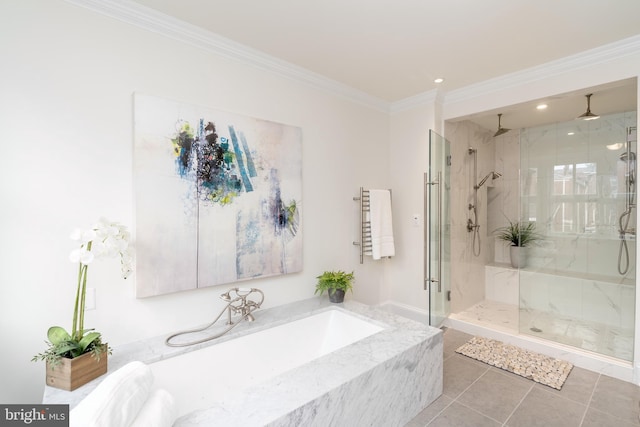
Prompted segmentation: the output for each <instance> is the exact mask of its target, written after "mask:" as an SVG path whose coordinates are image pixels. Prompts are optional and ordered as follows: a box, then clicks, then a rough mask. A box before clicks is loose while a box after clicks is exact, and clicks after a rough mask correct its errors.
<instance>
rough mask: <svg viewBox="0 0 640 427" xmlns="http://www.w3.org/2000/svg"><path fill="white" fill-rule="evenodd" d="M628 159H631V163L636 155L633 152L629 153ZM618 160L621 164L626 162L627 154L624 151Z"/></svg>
mask: <svg viewBox="0 0 640 427" xmlns="http://www.w3.org/2000/svg"><path fill="white" fill-rule="evenodd" d="M629 157H630V158H631V161H633V160H635V159H636V153H634V152H633V151H630V152H629ZM620 160H622V161H623V162H626V161H627V152H626V151H625V152H624V153H622V154H620Z"/></svg>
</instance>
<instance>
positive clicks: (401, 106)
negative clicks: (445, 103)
mask: <svg viewBox="0 0 640 427" xmlns="http://www.w3.org/2000/svg"><path fill="white" fill-rule="evenodd" d="M436 101H437V102H442V94H441V93H440V92H439V90H438V89H432V90H429V91H426V92H422V93H419V94H417V95H413V96H410V97H408V98H404V99H401V100H399V101H395V102H393V103H391V106H390V108H389V110H390V113H391V114H394V113H400V112H402V111H407V110H413V109H414V108H419V107H425V106H432V105H433V104H434V103H435V102H436Z"/></svg>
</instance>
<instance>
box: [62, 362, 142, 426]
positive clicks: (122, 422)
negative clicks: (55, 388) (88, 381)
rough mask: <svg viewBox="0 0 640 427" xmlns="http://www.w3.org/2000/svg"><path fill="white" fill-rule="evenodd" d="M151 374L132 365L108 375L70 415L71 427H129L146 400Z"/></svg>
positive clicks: (138, 366) (138, 363)
mask: <svg viewBox="0 0 640 427" xmlns="http://www.w3.org/2000/svg"><path fill="white" fill-rule="evenodd" d="M152 384H153V373H152V372H151V369H150V368H149V367H148V366H147V365H145V364H144V363H142V362H138V361H136V362H131V363H128V364H126V365H125V366H123V367H122V368H120V369H118V370H116V371H115V372H113V373H112V374H110V375H109V376H107V377H106V378H105V379H104V380H103V381H102V382H101V383H100V384H98V386H97V387H96V388H95V390H93V391H92V392H91V393H89V395H88V396H87V397H85V398H84V399H83V400H82V401H81V402H80V403H78V405H77V406H76V407H75V408H73V409H72V410H71V412H70V414H69V421H70V425H71V427H111V426H128V425H130V424H131V422H133V420H134V419H135V418H136V417H137V416H138V412H140V409H141V408H142V407H143V406H144V404H145V402H146V401H147V399H148V397H149V394H150V391H151V386H152Z"/></svg>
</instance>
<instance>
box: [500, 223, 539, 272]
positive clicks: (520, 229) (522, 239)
mask: <svg viewBox="0 0 640 427" xmlns="http://www.w3.org/2000/svg"><path fill="white" fill-rule="evenodd" d="M508 221H509V225H507V226H504V227H501V228H498V229H497V230H496V233H497V234H496V235H497V237H498V239H500V240H504V241H505V242H509V243H510V244H511V246H510V247H509V255H510V257H511V266H512V267H513V268H524V267H525V266H526V265H527V249H526V247H527V246H528V245H531V244H533V243H535V242H537V241H538V240H541V239H542V236H541V235H540V234H538V233H537V232H536V223H535V222H531V221H519V222H513V221H511V220H508Z"/></svg>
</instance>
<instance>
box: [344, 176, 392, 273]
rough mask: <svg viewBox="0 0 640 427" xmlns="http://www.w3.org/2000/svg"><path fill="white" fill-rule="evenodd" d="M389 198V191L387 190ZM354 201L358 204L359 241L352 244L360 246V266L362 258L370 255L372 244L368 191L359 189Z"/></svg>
mask: <svg viewBox="0 0 640 427" xmlns="http://www.w3.org/2000/svg"><path fill="white" fill-rule="evenodd" d="M389 196H390V197H391V190H389ZM353 200H354V201H356V202H360V241H359V242H353V244H354V245H355V246H360V264H364V256H365V255H371V254H372V249H373V242H372V238H371V221H370V220H369V218H370V217H369V214H370V213H371V197H370V192H369V190H365V189H363V188H362V187H360V195H359V196H355V197H354V198H353Z"/></svg>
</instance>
